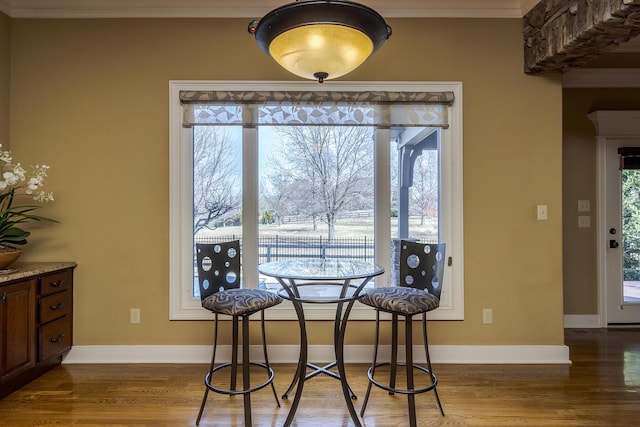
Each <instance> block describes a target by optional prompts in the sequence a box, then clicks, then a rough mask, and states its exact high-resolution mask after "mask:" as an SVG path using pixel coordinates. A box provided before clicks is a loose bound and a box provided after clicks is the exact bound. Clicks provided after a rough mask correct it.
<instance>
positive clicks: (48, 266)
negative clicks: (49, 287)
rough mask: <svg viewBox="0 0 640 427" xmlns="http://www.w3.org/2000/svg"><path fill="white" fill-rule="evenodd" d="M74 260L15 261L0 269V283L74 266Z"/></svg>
mask: <svg viewBox="0 0 640 427" xmlns="http://www.w3.org/2000/svg"><path fill="white" fill-rule="evenodd" d="M76 265H77V264H76V263H75V262H16V263H13V264H11V265H10V266H9V267H7V268H3V269H0V284H2V283H4V282H12V281H14V280H19V279H24V278H27V277H33V276H37V275H39V274H46V273H51V272H52V271H57V270H62V269H65V268H72V267H75V266H76Z"/></svg>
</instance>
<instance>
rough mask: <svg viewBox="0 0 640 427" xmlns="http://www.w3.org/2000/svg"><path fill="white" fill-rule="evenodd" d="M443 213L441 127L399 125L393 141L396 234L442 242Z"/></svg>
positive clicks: (393, 189) (394, 220)
mask: <svg viewBox="0 0 640 427" xmlns="http://www.w3.org/2000/svg"><path fill="white" fill-rule="evenodd" d="M439 213H440V138H439V131H438V130H435V129H430V128H422V129H420V128H404V129H396V130H395V131H394V137H393V138H392V142H391V230H392V231H391V234H392V237H394V238H412V239H417V240H419V241H421V242H425V243H437V242H439V241H440V237H439V216H440V215H439Z"/></svg>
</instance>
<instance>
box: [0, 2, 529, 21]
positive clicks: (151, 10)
mask: <svg viewBox="0 0 640 427" xmlns="http://www.w3.org/2000/svg"><path fill="white" fill-rule="evenodd" d="M287 1H291V0H237V1H235V2H230V1H228V0H129V1H125V0H0V10H2V11H3V12H5V13H6V14H7V15H9V16H10V17H12V18H255V17H259V16H263V15H264V14H266V13H267V12H269V11H270V10H272V9H274V8H276V7H278V6H281V5H283V4H284V3H286V2H287ZM362 2H363V3H365V4H366V5H367V6H369V7H371V8H373V9H375V10H377V11H378V12H379V13H380V14H381V15H382V16H384V17H385V18H521V17H522V16H524V14H525V13H526V12H528V11H529V10H530V9H531V8H532V7H533V6H535V4H537V3H538V2H539V0H396V1H395V2H394V6H395V7H389V1H388V0H370V1H365V0H362Z"/></svg>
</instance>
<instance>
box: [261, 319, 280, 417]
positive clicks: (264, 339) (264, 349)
mask: <svg viewBox="0 0 640 427" xmlns="http://www.w3.org/2000/svg"><path fill="white" fill-rule="evenodd" d="M260 324H261V328H262V352H263V353H264V364H265V365H266V366H267V377H269V370H270V369H271V366H270V365H269V356H268V355H267V334H266V333H265V328H264V310H262V311H261V312H260ZM271 390H273V396H274V397H275V398H276V403H277V404H278V408H279V407H280V399H278V394H277V393H276V386H275V385H274V384H273V381H271Z"/></svg>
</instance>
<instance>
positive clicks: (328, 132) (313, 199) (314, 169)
mask: <svg viewBox="0 0 640 427" xmlns="http://www.w3.org/2000/svg"><path fill="white" fill-rule="evenodd" d="M276 132H277V133H278V134H279V135H280V136H281V137H282V140H283V143H282V145H281V153H280V156H279V157H278V158H279V159H282V161H276V162H274V163H275V164H274V167H275V168H276V170H278V171H279V173H280V174H288V175H289V176H290V177H291V182H293V183H294V188H295V189H297V192H295V191H294V192H291V196H294V195H295V196H296V202H297V203H296V205H297V206H298V207H299V208H300V209H301V210H302V211H304V212H306V213H307V214H309V215H311V216H314V215H316V214H317V213H320V215H321V218H322V220H323V221H324V222H326V223H327V226H328V236H327V237H328V238H329V239H330V240H331V239H333V237H334V235H335V226H336V219H337V214H338V212H340V211H341V210H342V209H343V208H344V207H345V203H347V202H348V201H350V200H351V199H352V198H354V197H357V196H358V195H359V194H362V193H363V192H365V191H368V189H366V188H365V184H364V183H365V182H370V178H371V176H372V174H373V156H372V153H373V150H372V144H373V128H371V127H356V126H283V127H278V128H277V129H276Z"/></svg>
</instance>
